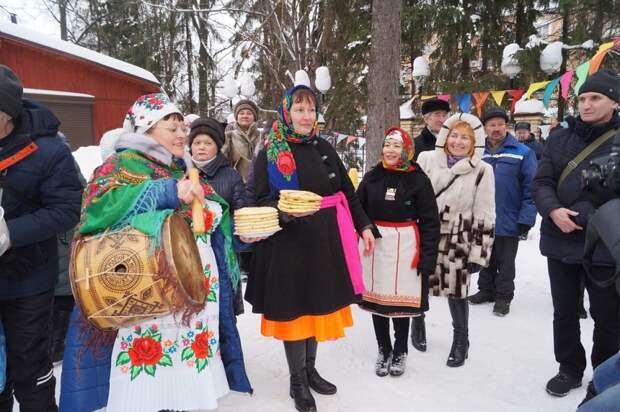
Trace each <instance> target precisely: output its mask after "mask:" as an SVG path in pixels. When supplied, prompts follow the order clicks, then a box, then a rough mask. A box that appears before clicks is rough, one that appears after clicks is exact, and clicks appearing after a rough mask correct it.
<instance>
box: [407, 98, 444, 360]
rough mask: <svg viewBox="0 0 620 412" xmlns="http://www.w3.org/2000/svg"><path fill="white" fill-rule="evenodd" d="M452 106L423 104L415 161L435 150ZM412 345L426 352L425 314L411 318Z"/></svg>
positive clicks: (437, 101)
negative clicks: (422, 127) (422, 154)
mask: <svg viewBox="0 0 620 412" xmlns="http://www.w3.org/2000/svg"><path fill="white" fill-rule="evenodd" d="M449 112H450V104H449V103H448V102H446V101H445V100H441V99H429V100H426V101H425V102H424V103H422V116H423V117H424V123H425V124H426V127H424V129H423V130H422V133H420V134H419V135H418V137H416V138H415V139H413V145H414V148H415V152H414V154H413V160H417V159H418V156H419V155H420V153H421V152H425V151H427V150H435V143H436V142H437V134H438V133H439V131H440V130H441V126H443V122H445V121H446V119H447V118H448V113H449ZM411 344H412V345H413V347H414V348H416V349H417V350H419V351H421V352H426V325H425V324H424V312H422V314H421V315H420V316H416V317H413V318H411Z"/></svg>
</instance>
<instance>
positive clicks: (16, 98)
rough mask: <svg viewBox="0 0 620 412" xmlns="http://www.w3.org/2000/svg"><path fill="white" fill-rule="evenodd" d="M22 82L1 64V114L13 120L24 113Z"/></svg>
mask: <svg viewBox="0 0 620 412" xmlns="http://www.w3.org/2000/svg"><path fill="white" fill-rule="evenodd" d="M23 91H24V89H23V87H22V84H21V82H20V81H19V79H18V78H17V76H16V75H15V73H13V71H12V70H11V69H9V68H8V67H7V66H5V65H3V64H0V112H3V113H6V114H8V115H9V116H10V117H11V118H15V117H17V116H19V114H20V113H21V111H22V93H23Z"/></svg>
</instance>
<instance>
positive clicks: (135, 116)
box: [123, 93, 183, 133]
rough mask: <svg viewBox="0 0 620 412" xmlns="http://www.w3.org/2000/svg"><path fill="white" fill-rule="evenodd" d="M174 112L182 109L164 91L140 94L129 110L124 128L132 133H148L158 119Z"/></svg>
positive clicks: (179, 112) (180, 114)
mask: <svg viewBox="0 0 620 412" xmlns="http://www.w3.org/2000/svg"><path fill="white" fill-rule="evenodd" d="M172 113H178V114H179V116H181V117H183V114H182V113H181V111H180V110H179V109H178V108H177V107H176V106H175V105H174V103H172V102H171V101H170V98H169V97H168V96H166V95H165V94H164V93H153V94H147V95H144V96H140V97H139V98H138V100H136V101H135V103H134V104H133V106H131V108H130V109H129V110H128V111H127V114H126V115H125V121H124V122H123V129H125V130H126V131H128V132H131V133H146V132H147V131H148V130H149V129H150V128H151V127H153V126H154V125H155V123H157V122H158V121H160V120H161V119H163V118H164V117H166V116H168V115H169V114H172Z"/></svg>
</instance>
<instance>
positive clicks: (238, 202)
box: [199, 152, 245, 213]
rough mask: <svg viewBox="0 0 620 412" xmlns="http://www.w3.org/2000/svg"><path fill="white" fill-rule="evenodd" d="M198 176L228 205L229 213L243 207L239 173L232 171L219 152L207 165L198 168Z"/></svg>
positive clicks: (243, 186)
mask: <svg viewBox="0 0 620 412" xmlns="http://www.w3.org/2000/svg"><path fill="white" fill-rule="evenodd" d="M199 170H200V174H201V175H202V176H203V177H206V179H207V181H208V182H209V184H210V185H211V187H212V188H213V190H215V193H217V194H218V195H220V196H222V197H223V198H224V200H226V202H227V203H228V204H229V205H230V210H231V213H232V212H233V211H235V210H237V209H240V208H242V207H243V206H244V195H245V185H244V184H243V179H242V178H241V175H240V174H239V172H237V171H236V170H235V169H233V168H232V167H231V166H230V164H229V162H228V159H226V156H224V155H223V154H222V153H221V152H220V153H218V154H217V156H216V157H215V159H213V160H212V161H211V162H210V163H208V164H207V165H205V166H203V167H201V168H199Z"/></svg>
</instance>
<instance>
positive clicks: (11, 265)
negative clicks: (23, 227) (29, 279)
mask: <svg viewBox="0 0 620 412" xmlns="http://www.w3.org/2000/svg"><path fill="white" fill-rule="evenodd" d="M42 261H43V254H42V253H41V248H40V247H39V245H38V244H37V243H35V244H34V245H28V246H24V247H20V248H10V249H9V250H7V251H6V252H5V253H4V255H2V256H1V257H0V276H2V277H8V278H11V279H19V278H21V277H23V276H24V275H26V274H28V273H29V272H30V271H31V270H32V269H33V268H34V267H35V265H38V264H40V263H42Z"/></svg>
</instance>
